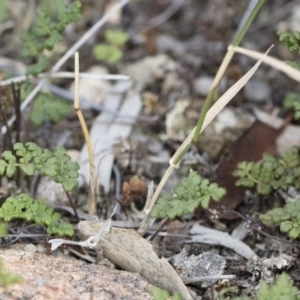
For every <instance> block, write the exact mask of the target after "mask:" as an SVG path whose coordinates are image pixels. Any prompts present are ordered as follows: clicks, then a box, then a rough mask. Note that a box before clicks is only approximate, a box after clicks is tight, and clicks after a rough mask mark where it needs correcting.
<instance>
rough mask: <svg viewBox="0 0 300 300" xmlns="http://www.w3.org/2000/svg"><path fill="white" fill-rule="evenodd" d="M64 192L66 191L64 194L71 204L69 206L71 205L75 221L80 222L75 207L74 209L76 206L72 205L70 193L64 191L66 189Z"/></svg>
mask: <svg viewBox="0 0 300 300" xmlns="http://www.w3.org/2000/svg"><path fill="white" fill-rule="evenodd" d="M65 193H66V195H67V197H68V200H69V202H70V204H71V206H72V208H73V211H74V215H75V217H76V219H77V221H78V223H79V222H80V218H79V215H78V212H77V209H76V207H75V205H74V202H73V200H72V198H71V196H70V194H69V193H68V192H66V191H65Z"/></svg>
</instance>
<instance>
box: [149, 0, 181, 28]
mask: <svg viewBox="0 0 300 300" xmlns="http://www.w3.org/2000/svg"><path fill="white" fill-rule="evenodd" d="M184 2H185V1H184V0H172V2H171V4H170V5H169V6H168V7H167V9H166V10H164V11H163V12H162V13H161V14H159V15H158V16H156V17H155V18H153V19H151V20H149V21H148V22H147V23H148V24H147V27H146V29H151V28H154V27H157V26H160V25H161V24H163V23H165V22H166V21H167V20H168V19H170V18H171V17H172V16H173V15H174V14H175V13H176V12H177V10H179V8H180V7H181V6H182V5H183V3H184Z"/></svg>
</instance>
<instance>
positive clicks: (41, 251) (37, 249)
mask: <svg viewBox="0 0 300 300" xmlns="http://www.w3.org/2000/svg"><path fill="white" fill-rule="evenodd" d="M36 252H38V253H44V252H45V249H44V246H42V245H37V246H36Z"/></svg>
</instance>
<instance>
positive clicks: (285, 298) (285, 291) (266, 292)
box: [234, 273, 300, 300]
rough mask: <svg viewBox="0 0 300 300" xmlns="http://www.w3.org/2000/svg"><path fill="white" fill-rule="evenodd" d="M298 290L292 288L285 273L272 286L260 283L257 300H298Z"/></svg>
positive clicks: (299, 297) (246, 299)
mask: <svg viewBox="0 0 300 300" xmlns="http://www.w3.org/2000/svg"><path fill="white" fill-rule="evenodd" d="M299 292H300V291H299V290H298V289H297V288H296V287H295V286H293V284H292V282H291V280H290V279H289V277H288V276H287V274H286V273H282V274H281V275H280V276H279V277H278V279H277V281H276V282H275V283H274V284H270V285H268V284H267V283H266V282H265V281H262V282H261V283H260V285H259V290H258V297H257V300H270V299H272V300H299V299H300V294H299ZM234 300H252V299H250V298H249V297H243V298H234Z"/></svg>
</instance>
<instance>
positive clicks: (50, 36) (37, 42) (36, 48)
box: [21, 0, 81, 76]
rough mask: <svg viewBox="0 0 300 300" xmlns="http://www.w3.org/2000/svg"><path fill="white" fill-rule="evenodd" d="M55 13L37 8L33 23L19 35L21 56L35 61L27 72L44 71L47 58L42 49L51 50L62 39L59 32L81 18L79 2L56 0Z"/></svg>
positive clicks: (47, 61)
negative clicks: (66, 3)
mask: <svg viewBox="0 0 300 300" xmlns="http://www.w3.org/2000/svg"><path fill="white" fill-rule="evenodd" d="M56 6H57V13H56V14H55V16H53V17H52V16H50V14H49V12H47V11H46V10H43V9H38V13H37V19H36V21H35V24H34V26H33V27H32V28H30V29H29V30H26V31H24V32H23V33H22V35H21V56H22V57H24V58H31V59H32V60H33V61H35V63H34V64H33V65H31V66H29V67H28V69H27V74H31V75H33V76H37V75H38V74H39V73H41V72H43V71H45V70H46V69H47V67H48V65H49V60H48V58H47V57H46V55H45V54H44V50H46V49H47V50H50V51H51V50H53V48H54V46H55V44H56V43H57V42H60V41H62V40H63V38H62V35H61V33H62V32H63V31H64V30H65V28H66V26H67V25H69V24H71V23H73V22H76V21H78V20H80V19H81V11H80V10H81V3H80V1H74V2H73V3H71V4H70V5H68V6H67V5H65V4H64V1H63V0H59V1H56Z"/></svg>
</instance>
